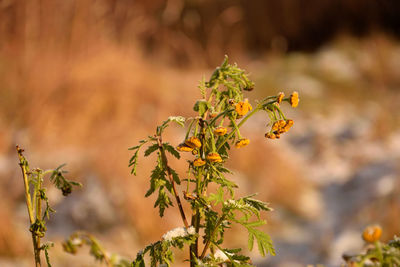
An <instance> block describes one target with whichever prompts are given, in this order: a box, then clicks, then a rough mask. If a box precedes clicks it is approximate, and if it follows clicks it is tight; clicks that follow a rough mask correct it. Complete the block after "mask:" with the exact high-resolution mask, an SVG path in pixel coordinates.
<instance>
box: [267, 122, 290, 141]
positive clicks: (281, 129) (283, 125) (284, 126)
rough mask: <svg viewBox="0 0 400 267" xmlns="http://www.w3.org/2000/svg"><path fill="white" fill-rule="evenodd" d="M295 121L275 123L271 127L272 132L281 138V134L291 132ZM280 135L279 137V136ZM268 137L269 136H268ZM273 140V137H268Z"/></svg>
mask: <svg viewBox="0 0 400 267" xmlns="http://www.w3.org/2000/svg"><path fill="white" fill-rule="evenodd" d="M293 123H294V122H293V120H279V121H275V122H274V124H272V127H271V132H272V133H273V134H275V137H276V138H279V137H278V136H279V134H283V133H286V132H287V131H289V129H290V127H292V126H293ZM277 135H278V136H277ZM266 137H267V136H266ZM268 138H271V137H268Z"/></svg>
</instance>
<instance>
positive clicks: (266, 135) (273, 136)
mask: <svg viewBox="0 0 400 267" xmlns="http://www.w3.org/2000/svg"><path fill="white" fill-rule="evenodd" d="M265 138H269V139H275V138H276V136H275V134H274V133H266V134H265Z"/></svg>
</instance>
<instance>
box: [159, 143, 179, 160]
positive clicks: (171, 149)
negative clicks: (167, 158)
mask: <svg viewBox="0 0 400 267" xmlns="http://www.w3.org/2000/svg"><path fill="white" fill-rule="evenodd" d="M163 147H164V149H165V150H166V151H168V152H169V153H170V154H171V155H172V156H174V157H175V158H177V159H180V158H181V156H180V154H179V152H178V151H177V150H176V149H175V148H174V147H173V146H171V145H170V144H169V143H164V144H163Z"/></svg>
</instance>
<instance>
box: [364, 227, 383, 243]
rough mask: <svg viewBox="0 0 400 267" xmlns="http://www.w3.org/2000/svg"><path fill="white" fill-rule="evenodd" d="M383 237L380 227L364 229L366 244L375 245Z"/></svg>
mask: <svg viewBox="0 0 400 267" xmlns="http://www.w3.org/2000/svg"><path fill="white" fill-rule="evenodd" d="M381 235H382V228H381V227H380V226H379V225H370V226H368V227H366V228H365V229H364V232H363V234H362V237H363V239H364V240H365V241H366V242H369V243H374V242H375V241H378V240H379V238H380V237H381Z"/></svg>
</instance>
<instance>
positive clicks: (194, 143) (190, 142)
mask: <svg viewBox="0 0 400 267" xmlns="http://www.w3.org/2000/svg"><path fill="white" fill-rule="evenodd" d="M185 145H187V146H188V147H191V148H199V147H201V142H200V139H199V138H197V137H195V136H192V137H190V138H189V139H186V140H185Z"/></svg>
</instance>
